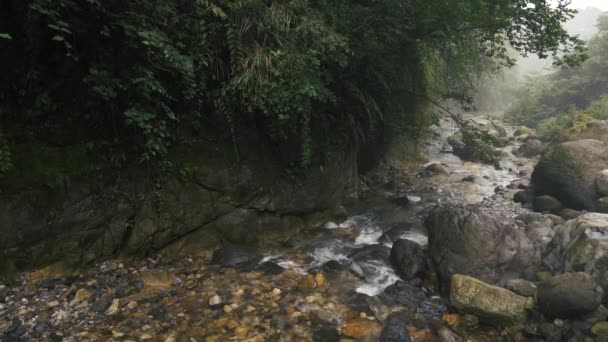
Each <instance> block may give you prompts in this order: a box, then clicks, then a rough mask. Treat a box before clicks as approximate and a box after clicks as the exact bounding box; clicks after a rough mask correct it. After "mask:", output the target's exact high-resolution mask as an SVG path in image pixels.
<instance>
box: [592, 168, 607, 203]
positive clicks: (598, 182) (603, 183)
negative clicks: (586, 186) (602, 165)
mask: <svg viewBox="0 0 608 342" xmlns="http://www.w3.org/2000/svg"><path fill="white" fill-rule="evenodd" d="M595 188H596V190H597V193H598V194H599V195H600V196H608V169H606V170H602V171H600V172H598V173H597V175H596V176H595Z"/></svg>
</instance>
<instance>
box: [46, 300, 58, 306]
mask: <svg viewBox="0 0 608 342" xmlns="http://www.w3.org/2000/svg"><path fill="white" fill-rule="evenodd" d="M46 305H47V306H48V307H49V308H54V307H57V306H59V301H58V300H53V301H50V302H48V303H46Z"/></svg>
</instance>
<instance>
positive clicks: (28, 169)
mask: <svg viewBox="0 0 608 342" xmlns="http://www.w3.org/2000/svg"><path fill="white" fill-rule="evenodd" d="M11 152H12V156H13V168H12V169H11V170H10V172H9V173H8V174H7V175H6V177H5V178H4V179H3V180H2V182H1V183H0V189H2V190H3V193H4V194H5V195H6V194H9V195H10V194H14V193H17V192H20V191H22V190H24V189H40V188H41V187H42V188H48V189H59V188H61V187H62V186H64V184H65V183H66V182H67V181H68V179H70V178H72V177H82V176H84V175H90V174H92V172H93V171H95V170H96V169H97V163H95V161H94V159H93V158H92V156H91V155H89V154H88V153H87V152H86V151H85V149H84V147H82V146H70V147H60V148H59V147H51V146H45V145H13V146H11Z"/></svg>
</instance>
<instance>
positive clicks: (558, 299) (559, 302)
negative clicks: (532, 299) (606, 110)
mask: <svg viewBox="0 0 608 342" xmlns="http://www.w3.org/2000/svg"><path fill="white" fill-rule="evenodd" d="M602 296H603V290H602V288H601V287H600V286H599V285H598V284H597V283H596V282H595V280H593V278H592V277H591V276H590V275H588V274H586V273H582V272H577V273H564V274H560V275H557V276H555V277H553V278H551V279H549V280H546V281H544V282H542V283H540V285H539V286H538V308H539V309H540V311H541V312H542V313H543V314H545V315H547V316H548V317H558V318H575V317H579V316H581V315H585V314H588V313H592V312H593V311H595V309H597V308H598V306H599V305H600V304H601V302H602Z"/></svg>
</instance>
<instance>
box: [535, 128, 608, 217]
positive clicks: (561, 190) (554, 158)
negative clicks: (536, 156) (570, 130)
mask: <svg viewBox="0 0 608 342" xmlns="http://www.w3.org/2000/svg"><path fill="white" fill-rule="evenodd" d="M605 169H608V145H607V144H606V143H604V142H601V141H597V140H589V139H587V140H577V141H569V142H565V143H562V144H559V145H557V146H554V147H552V148H551V149H550V150H548V151H547V152H546V153H544V154H543V156H542V157H541V159H540V161H539V162H538V164H537V165H536V167H535V168H534V172H533V173H532V183H533V184H534V191H535V193H537V194H539V195H550V196H553V197H555V198H557V199H558V200H559V201H560V202H561V203H562V204H564V205H565V206H566V207H569V208H572V209H577V210H581V209H585V210H591V211H593V210H595V204H596V203H595V202H596V199H597V197H598V194H597V190H596V176H597V174H598V172H600V171H602V170H605Z"/></svg>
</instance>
